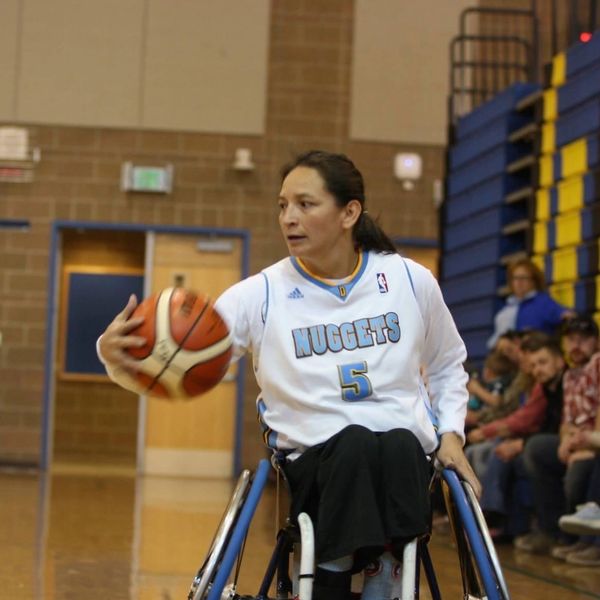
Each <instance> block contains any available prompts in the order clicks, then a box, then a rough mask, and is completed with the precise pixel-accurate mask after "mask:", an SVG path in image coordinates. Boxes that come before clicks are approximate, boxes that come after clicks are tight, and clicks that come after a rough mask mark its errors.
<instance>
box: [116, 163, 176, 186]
mask: <svg viewBox="0 0 600 600" xmlns="http://www.w3.org/2000/svg"><path fill="white" fill-rule="evenodd" d="M121 189H123V190H124V191H126V192H149V193H153V194H170V193H171V191H172V189H173V165H167V166H166V167H144V166H134V165H133V164H132V163H130V162H126V163H124V164H123V167H122V170H121Z"/></svg>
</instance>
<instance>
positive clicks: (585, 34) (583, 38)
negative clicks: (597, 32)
mask: <svg viewBox="0 0 600 600" xmlns="http://www.w3.org/2000/svg"><path fill="white" fill-rule="evenodd" d="M591 39H592V34H591V33H590V32H589V31H584V32H583V33H580V34H579V41H580V42H583V43H584V44H585V43H586V42H589V41H590V40H591Z"/></svg>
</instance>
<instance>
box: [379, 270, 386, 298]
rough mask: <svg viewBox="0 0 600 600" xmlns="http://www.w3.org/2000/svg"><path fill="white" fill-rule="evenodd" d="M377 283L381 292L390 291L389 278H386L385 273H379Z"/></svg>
mask: <svg viewBox="0 0 600 600" xmlns="http://www.w3.org/2000/svg"><path fill="white" fill-rule="evenodd" d="M377 285H378V286H379V293H380V294H387V293H388V284H387V279H386V278H385V273H377Z"/></svg>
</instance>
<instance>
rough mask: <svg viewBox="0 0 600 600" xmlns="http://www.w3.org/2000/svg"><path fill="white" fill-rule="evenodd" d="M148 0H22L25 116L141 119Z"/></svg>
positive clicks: (79, 120) (98, 122) (60, 120)
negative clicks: (145, 1)
mask: <svg viewBox="0 0 600 600" xmlns="http://www.w3.org/2000/svg"><path fill="white" fill-rule="evenodd" d="M143 8H144V0H127V1H126V2H124V1H123V0H103V1H102V2H92V1H85V2H81V0H53V1H52V2H47V0H28V1H27V2H23V18H22V46H21V55H22V56H21V63H20V74H19V88H18V99H19V102H18V114H17V117H18V118H19V120H22V121H30V122H42V123H56V124H69V125H94V126H130V127H131V126H136V125H138V124H139V101H140V99H139V90H140V80H139V77H140V75H139V73H140V64H141V49H142V29H143Z"/></svg>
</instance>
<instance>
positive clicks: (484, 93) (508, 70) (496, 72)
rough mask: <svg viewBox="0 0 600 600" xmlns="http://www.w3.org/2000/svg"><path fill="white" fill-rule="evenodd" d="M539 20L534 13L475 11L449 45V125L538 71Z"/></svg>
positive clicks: (464, 16) (463, 18) (462, 17)
mask: <svg viewBox="0 0 600 600" xmlns="http://www.w3.org/2000/svg"><path fill="white" fill-rule="evenodd" d="M538 37H539V34H538V19H537V15H536V11H535V2H532V6H531V8H530V9H510V8H493V7H472V8H467V9H465V10H463V11H462V13H461V15H460V29H459V34H458V35H457V36H455V37H454V38H452V40H451V42H450V94H449V117H450V123H454V122H456V119H457V118H458V117H460V116H461V115H464V114H466V113H468V112H470V111H471V110H473V109H474V108H476V107H477V106H478V105H479V104H482V103H483V102H485V101H486V100H488V99H490V98H492V97H493V96H494V95H496V94H497V93H498V92H499V91H501V90H503V89H504V88H506V87H507V86H509V85H510V84H512V83H515V82H517V81H535V80H536V77H537V73H538Z"/></svg>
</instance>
